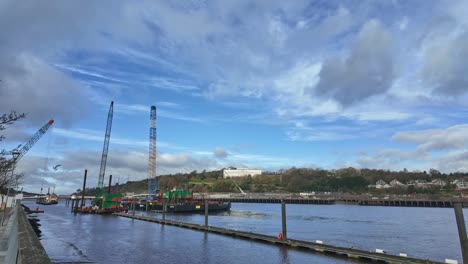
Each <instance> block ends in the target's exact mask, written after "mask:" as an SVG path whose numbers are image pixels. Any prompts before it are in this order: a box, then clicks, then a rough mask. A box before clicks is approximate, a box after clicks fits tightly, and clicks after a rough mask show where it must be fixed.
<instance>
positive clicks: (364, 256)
mask: <svg viewBox="0 0 468 264" xmlns="http://www.w3.org/2000/svg"><path fill="white" fill-rule="evenodd" d="M114 215H116V216H121V217H127V218H131V219H137V220H142V221H147V222H153V223H158V224H165V225H172V226H178V227H183V228H188V229H194V230H199V231H206V232H211V233H216V234H221V235H226V236H231V237H237V238H242V239H249V240H256V241H259V242H264V243H273V244H276V245H280V246H288V247H292V248H298V249H305V250H310V251H313V252H319V253H323V254H328V255H335V256H337V257H347V258H353V259H359V260H361V261H380V262H384V263H409V264H412V263H414V264H416V263H425V264H432V263H443V262H437V261H432V260H427V259H417V258H412V257H403V256H396V255H390V254H385V253H377V252H370V251H365V250H359V249H354V248H345V247H336V246H332V245H327V244H323V243H321V242H311V241H304V240H296V239H288V240H286V241H283V240H279V239H278V238H277V237H274V236H268V235H263V234H257V233H251V232H244V231H238V230H232V229H226V228H220V227H214V226H205V225H199V224H192V223H184V222H178V221H172V220H163V219H157V218H154V217H148V216H139V215H131V214H123V213H116V214H114Z"/></svg>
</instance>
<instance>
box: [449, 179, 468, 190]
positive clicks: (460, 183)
mask: <svg viewBox="0 0 468 264" xmlns="http://www.w3.org/2000/svg"><path fill="white" fill-rule="evenodd" d="M451 184H453V185H455V189H457V190H464V189H468V183H467V182H466V181H465V179H463V178H461V179H456V180H454V181H452V182H451Z"/></svg>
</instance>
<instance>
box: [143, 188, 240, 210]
mask: <svg viewBox="0 0 468 264" xmlns="http://www.w3.org/2000/svg"><path fill="white" fill-rule="evenodd" d="M163 197H164V199H161V198H159V199H157V200H153V201H147V203H149V209H150V210H158V211H162V210H163V208H164V201H166V206H167V207H166V210H167V212H170V213H203V212H205V202H204V201H198V200H193V192H192V191H183V190H182V189H181V188H176V189H174V190H172V191H168V192H165V193H164V194H163ZM229 210H231V202H227V203H225V202H217V201H209V202H208V212H219V211H229Z"/></svg>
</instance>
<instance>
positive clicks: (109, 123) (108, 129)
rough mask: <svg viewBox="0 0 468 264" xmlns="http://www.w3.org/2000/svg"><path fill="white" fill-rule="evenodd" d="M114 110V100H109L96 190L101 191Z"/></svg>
mask: <svg viewBox="0 0 468 264" xmlns="http://www.w3.org/2000/svg"><path fill="white" fill-rule="evenodd" d="M113 112H114V101H111V104H110V107H109V114H108V115H107V127H106V135H105V138H104V146H103V148H102V157H101V168H100V170H99V181H98V191H102V188H103V187H104V174H105V173H106V162H107V153H108V151H109V140H110V135H111V128H112V115H113Z"/></svg>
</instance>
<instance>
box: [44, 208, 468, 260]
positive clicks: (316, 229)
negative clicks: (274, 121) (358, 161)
mask: <svg viewBox="0 0 468 264" xmlns="http://www.w3.org/2000/svg"><path fill="white" fill-rule="evenodd" d="M41 209H44V210H45V213H44V214H41V215H39V216H38V217H39V218H40V219H41V222H40V223H41V224H42V226H41V229H42V231H43V233H42V238H41V240H42V243H43V245H44V247H45V248H46V250H47V252H48V254H49V255H50V256H51V257H52V259H53V260H54V261H55V262H57V263H63V262H82V263H85V262H96V263H149V262H161V261H162V262H165V263H223V262H225V263H243V264H245V263H351V262H350V261H349V260H345V259H336V258H331V257H328V256H327V257H325V256H323V255H319V254H313V253H309V252H304V251H298V250H291V249H288V248H282V247H278V246H275V245H270V244H263V243H257V242H252V241H249V240H240V239H234V238H231V237H225V236H220V235H216V234H208V233H204V232H199V231H194V230H187V229H182V228H178V227H172V226H163V225H159V224H155V223H148V222H143V221H138V220H131V219H127V218H122V217H115V216H99V215H74V214H71V213H70V211H69V209H70V208H69V207H65V206H64V205H63V204H58V205H53V206H44V208H41ZM137 214H143V215H146V214H148V215H151V216H153V217H157V218H161V215H160V214H158V213H152V212H149V213H146V212H141V211H137ZM466 215H468V214H466ZM167 219H172V220H177V221H183V222H190V223H197V224H204V215H200V214H193V215H192V214H185V215H179V214H168V215H167ZM287 222H288V237H289V238H295V239H304V240H312V241H313V240H322V241H324V243H328V244H332V245H338V246H345V247H354V248H359V249H364V250H372V251H374V250H375V248H382V249H384V250H386V251H387V252H389V253H392V254H398V253H400V252H403V253H407V254H409V255H411V256H416V257H420V258H429V259H433V260H438V261H443V260H444V259H445V258H451V259H458V260H459V261H460V260H461V254H460V250H459V248H460V247H459V242H458V233H457V229H456V224H455V218H454V213H453V209H449V208H404V207H361V206H349V205H331V206H327V205H289V204H288V205H287ZM209 224H210V225H212V226H218V227H223V228H231V229H237V230H242V231H249V232H256V233H263V234H267V235H272V236H276V235H277V234H278V233H279V232H281V212H280V205H279V204H240V203H234V204H232V210H231V212H229V213H228V212H224V213H219V214H210V216H209ZM352 263H357V262H352Z"/></svg>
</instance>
